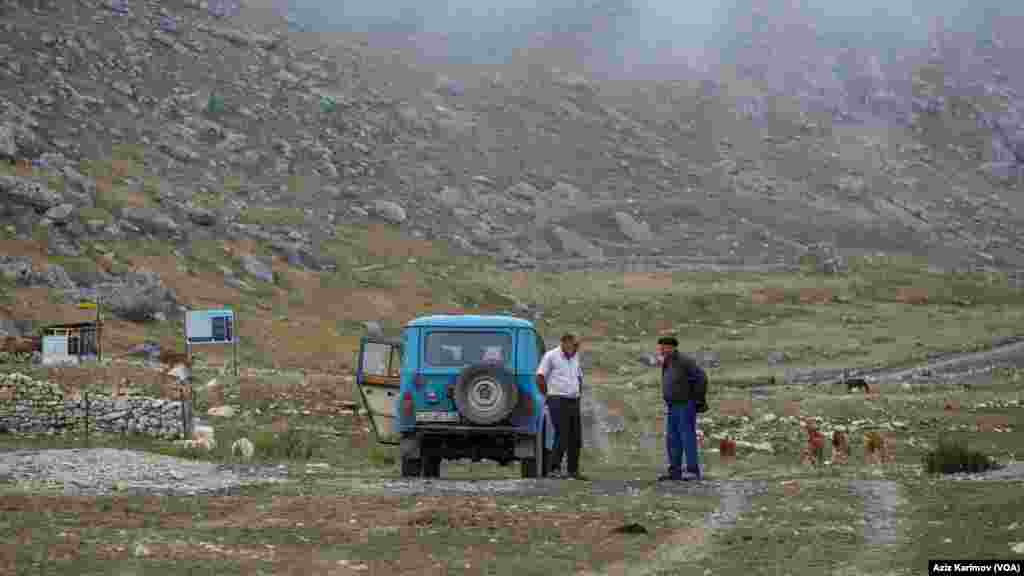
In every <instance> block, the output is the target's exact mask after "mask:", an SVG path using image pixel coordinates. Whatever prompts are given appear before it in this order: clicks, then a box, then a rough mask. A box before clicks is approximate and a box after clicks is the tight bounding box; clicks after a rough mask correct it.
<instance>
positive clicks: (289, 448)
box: [252, 428, 325, 460]
mask: <svg viewBox="0 0 1024 576" xmlns="http://www.w3.org/2000/svg"><path fill="white" fill-rule="evenodd" d="M252 444H253V447H254V448H255V453H256V455H257V456H259V457H261V458H265V459H282V460H310V459H312V458H313V457H315V456H321V455H322V454H323V453H324V452H325V450H324V449H323V445H322V444H323V442H322V440H321V439H320V438H319V437H318V436H316V435H314V434H313V433H311V432H309V431H307V430H300V429H295V428H290V429H288V430H286V431H285V432H281V433H275V432H270V431H261V432H258V433H257V434H255V435H254V436H253V438H252Z"/></svg>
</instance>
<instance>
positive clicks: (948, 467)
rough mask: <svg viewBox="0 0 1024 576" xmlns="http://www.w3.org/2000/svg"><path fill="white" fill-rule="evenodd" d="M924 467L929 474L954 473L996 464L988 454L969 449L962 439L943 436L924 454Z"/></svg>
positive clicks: (982, 468) (982, 470)
mask: <svg viewBox="0 0 1024 576" xmlns="http://www.w3.org/2000/svg"><path fill="white" fill-rule="evenodd" d="M924 467H925V470H927V471H928V473H929V474H956V473H960V472H970V473H977V472H985V471H986V470H992V469H994V468H997V467H998V466H997V464H996V462H995V461H994V460H993V459H992V458H991V457H990V456H988V455H987V454H985V453H983V452H979V451H977V450H971V449H969V448H968V447H967V445H966V444H965V443H963V442H962V441H955V440H949V439H945V438H943V439H940V440H939V445H938V446H937V447H936V448H935V449H934V450H932V451H931V452H928V453H927V454H925V456H924Z"/></svg>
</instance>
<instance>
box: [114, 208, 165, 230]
mask: <svg viewBox="0 0 1024 576" xmlns="http://www.w3.org/2000/svg"><path fill="white" fill-rule="evenodd" d="M121 217H122V218H124V219H125V220H127V221H129V222H131V223H132V224H135V225H137V226H138V227H139V228H140V229H141V230H143V231H145V232H148V233H151V234H157V235H170V236H174V235H177V234H178V233H179V231H180V228H179V226H178V223H177V222H175V221H174V219H172V218H171V217H170V216H168V215H166V214H163V213H161V212H158V211H157V210H154V209H153V208H146V207H142V206H125V207H123V208H122V209H121Z"/></svg>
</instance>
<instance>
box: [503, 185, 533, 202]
mask: <svg viewBox="0 0 1024 576" xmlns="http://www.w3.org/2000/svg"><path fill="white" fill-rule="evenodd" d="M539 195H540V191H539V190H537V189H536V188H534V187H533V186H532V185H530V183H528V182H520V183H518V184H516V185H515V186H511V187H509V188H508V189H507V190H505V196H508V197H512V198H517V199H519V200H525V201H526V202H530V203H533V202H534V201H536V200H537V197H538V196H539Z"/></svg>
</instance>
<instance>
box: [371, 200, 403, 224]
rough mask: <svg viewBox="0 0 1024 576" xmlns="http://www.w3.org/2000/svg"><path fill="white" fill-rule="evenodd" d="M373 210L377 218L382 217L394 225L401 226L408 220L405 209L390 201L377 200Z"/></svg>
mask: <svg viewBox="0 0 1024 576" xmlns="http://www.w3.org/2000/svg"><path fill="white" fill-rule="evenodd" d="M373 209H374V212H375V213H376V214H377V216H380V217H381V218H383V219H385V220H387V221H388V222H391V223H392V224H401V223H403V222H405V220H406V218H407V216H406V214H405V208H402V207H401V206H400V205H399V204H396V203H395V202H391V201H390V200H377V201H376V202H374V204H373Z"/></svg>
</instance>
